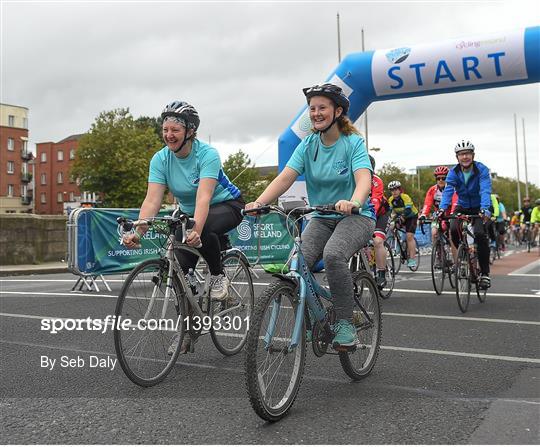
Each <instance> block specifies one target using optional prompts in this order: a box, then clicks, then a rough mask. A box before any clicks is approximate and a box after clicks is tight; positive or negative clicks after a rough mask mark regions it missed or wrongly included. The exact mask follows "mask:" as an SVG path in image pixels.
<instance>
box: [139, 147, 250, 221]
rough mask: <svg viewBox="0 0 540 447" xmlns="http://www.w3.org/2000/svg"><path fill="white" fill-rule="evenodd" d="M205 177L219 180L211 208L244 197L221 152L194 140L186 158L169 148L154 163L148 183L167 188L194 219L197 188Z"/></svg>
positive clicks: (157, 155) (155, 158) (156, 155)
mask: <svg viewBox="0 0 540 447" xmlns="http://www.w3.org/2000/svg"><path fill="white" fill-rule="evenodd" d="M202 178H213V179H215V180H217V184H216V188H215V189H214V195H213V196H212V199H211V200H210V205H213V204H215V203H221V202H225V201H227V200H233V199H238V198H239V197H240V194H241V193H240V190H239V189H238V188H237V187H236V186H235V185H234V184H233V183H232V182H231V181H230V180H229V179H228V177H227V176H226V175H225V173H224V172H223V169H222V167H221V160H220V158H219V154H218V151H217V150H216V149H215V148H213V147H212V146H209V145H208V144H206V143H203V142H202V141H199V140H194V141H193V145H192V147H191V152H190V154H189V155H188V156H187V157H186V158H180V157H177V156H176V155H174V153H173V152H172V151H171V150H169V148H168V147H167V146H165V147H164V148H163V149H161V150H160V151H159V152H156V153H155V154H154V156H153V157H152V160H151V161H150V172H149V174H148V183H160V184H162V185H167V187H168V188H169V190H170V191H171V192H172V194H173V195H174V196H175V197H176V198H177V199H178V201H179V203H180V208H181V209H182V211H183V212H185V213H187V214H189V215H190V216H193V213H195V199H196V197H197V188H198V187H199V180H200V179H202Z"/></svg>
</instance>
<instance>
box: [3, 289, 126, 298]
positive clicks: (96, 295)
mask: <svg viewBox="0 0 540 447" xmlns="http://www.w3.org/2000/svg"><path fill="white" fill-rule="evenodd" d="M1 295H26V296H37V295H43V296H85V297H94V298H95V297H99V298H118V295H101V294H96V293H80V292H7V291H4V290H2V291H0V296H1Z"/></svg>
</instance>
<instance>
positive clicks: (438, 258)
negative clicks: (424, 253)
mask: <svg viewBox="0 0 540 447" xmlns="http://www.w3.org/2000/svg"><path fill="white" fill-rule="evenodd" d="M445 269H446V253H445V251H444V245H443V243H442V241H441V240H440V238H439V239H437V242H436V243H435V246H434V247H433V250H432V251H431V279H432V281H433V288H434V289H435V293H436V294H437V295H440V294H441V293H442V292H443V290H444V272H445Z"/></svg>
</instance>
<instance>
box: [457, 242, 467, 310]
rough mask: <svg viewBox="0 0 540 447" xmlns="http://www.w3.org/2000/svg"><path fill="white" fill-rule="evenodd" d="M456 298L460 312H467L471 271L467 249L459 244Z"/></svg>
mask: <svg viewBox="0 0 540 447" xmlns="http://www.w3.org/2000/svg"><path fill="white" fill-rule="evenodd" d="M455 278H456V280H455V283H456V298H457V302H458V306H459V309H460V310H461V312H463V313H465V312H467V308H468V307H469V300H470V297H471V269H470V262H469V251H468V248H467V247H466V246H465V245H463V244H460V246H459V248H458V253H457V262H456V272H455Z"/></svg>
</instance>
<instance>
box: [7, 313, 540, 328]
mask: <svg viewBox="0 0 540 447" xmlns="http://www.w3.org/2000/svg"><path fill="white" fill-rule="evenodd" d="M0 315H1V314H0ZM382 315H383V316H390V317H406V318H427V319H431V318H433V319H441V320H458V321H481V322H483V323H508V324H531V325H535V326H540V321H530V320H529V321H526V320H525V321H524V320H502V319H498V318H474V317H460V316H454V315H425V314H402V313H395V312H383V313H382Z"/></svg>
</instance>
